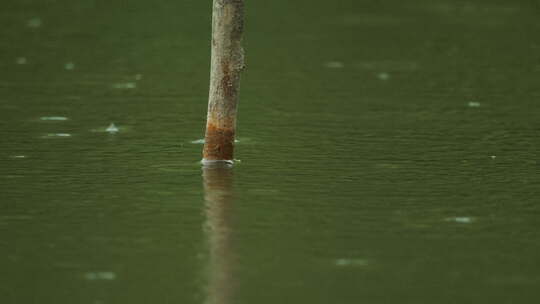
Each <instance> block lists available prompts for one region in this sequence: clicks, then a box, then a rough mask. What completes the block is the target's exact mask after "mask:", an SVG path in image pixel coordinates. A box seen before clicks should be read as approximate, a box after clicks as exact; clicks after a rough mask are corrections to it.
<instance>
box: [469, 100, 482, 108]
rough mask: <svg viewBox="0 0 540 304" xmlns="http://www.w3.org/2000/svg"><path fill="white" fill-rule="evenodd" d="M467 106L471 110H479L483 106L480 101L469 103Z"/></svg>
mask: <svg viewBox="0 0 540 304" xmlns="http://www.w3.org/2000/svg"><path fill="white" fill-rule="evenodd" d="M467 106H469V108H479V107H480V106H481V104H480V103H479V102H478V101H469V103H467Z"/></svg>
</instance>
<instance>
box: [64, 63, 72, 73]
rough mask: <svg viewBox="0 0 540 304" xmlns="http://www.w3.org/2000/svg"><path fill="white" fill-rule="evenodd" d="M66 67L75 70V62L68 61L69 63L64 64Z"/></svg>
mask: <svg viewBox="0 0 540 304" xmlns="http://www.w3.org/2000/svg"><path fill="white" fill-rule="evenodd" d="M64 69H66V70H68V71H72V70H74V69H75V63H73V62H68V63H66V64H64Z"/></svg>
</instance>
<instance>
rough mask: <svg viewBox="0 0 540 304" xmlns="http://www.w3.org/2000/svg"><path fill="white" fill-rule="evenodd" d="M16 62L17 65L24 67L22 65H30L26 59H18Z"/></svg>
mask: <svg viewBox="0 0 540 304" xmlns="http://www.w3.org/2000/svg"><path fill="white" fill-rule="evenodd" d="M15 62H16V63H17V64H21V65H22V64H27V63H28V60H26V57H18V58H17V59H16V60H15Z"/></svg>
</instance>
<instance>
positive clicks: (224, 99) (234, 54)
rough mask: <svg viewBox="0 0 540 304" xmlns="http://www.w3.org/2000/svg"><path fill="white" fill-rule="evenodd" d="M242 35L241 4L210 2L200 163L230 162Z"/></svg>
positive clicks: (240, 0)
mask: <svg viewBox="0 0 540 304" xmlns="http://www.w3.org/2000/svg"><path fill="white" fill-rule="evenodd" d="M243 31H244V0H214V3H213V14H212V62H211V71H210V94H209V100H208V116H207V122H206V134H205V144H204V149H203V161H220V160H233V159H234V158H233V152H234V140H235V134H236V113H237V107H238V95H239V89H240V74H241V72H242V70H243V69H244V50H243V49H242V45H241V44H242V35H243Z"/></svg>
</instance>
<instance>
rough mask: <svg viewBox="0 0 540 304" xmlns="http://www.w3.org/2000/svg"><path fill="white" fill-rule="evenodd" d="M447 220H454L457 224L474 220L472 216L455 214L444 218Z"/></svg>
mask: <svg viewBox="0 0 540 304" xmlns="http://www.w3.org/2000/svg"><path fill="white" fill-rule="evenodd" d="M446 221H447V222H454V223H459V224H470V223H472V222H474V218H472V217H468V216H457V217H449V218H446Z"/></svg>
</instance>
